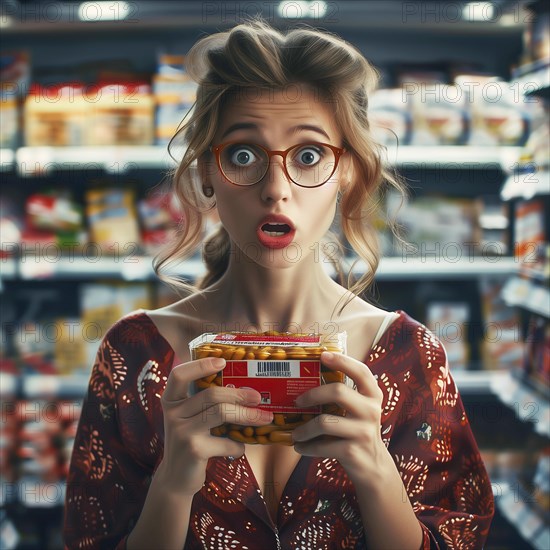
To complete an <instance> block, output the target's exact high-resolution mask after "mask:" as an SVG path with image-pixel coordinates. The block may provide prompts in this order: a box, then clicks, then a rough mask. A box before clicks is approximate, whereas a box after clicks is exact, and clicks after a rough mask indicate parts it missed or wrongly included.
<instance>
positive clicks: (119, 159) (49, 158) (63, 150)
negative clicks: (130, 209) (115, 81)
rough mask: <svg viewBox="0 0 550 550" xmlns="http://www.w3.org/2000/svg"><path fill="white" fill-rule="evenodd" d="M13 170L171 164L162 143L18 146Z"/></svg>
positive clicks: (116, 170)
mask: <svg viewBox="0 0 550 550" xmlns="http://www.w3.org/2000/svg"><path fill="white" fill-rule="evenodd" d="M15 164H16V169H17V173H18V174H19V175H20V176H22V177H34V176H39V175H45V174H48V173H50V172H52V171H53V170H63V171H70V170H105V171H106V172H107V173H109V174H125V173H127V172H128V171H130V170H138V169H161V170H168V169H170V168H173V167H174V161H173V160H172V159H171V157H170V156H169V154H168V151H167V150H166V148H165V147H157V146H108V147H21V148H19V149H17V151H16V152H15Z"/></svg>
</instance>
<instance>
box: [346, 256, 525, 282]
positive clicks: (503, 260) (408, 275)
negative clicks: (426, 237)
mask: <svg viewBox="0 0 550 550" xmlns="http://www.w3.org/2000/svg"><path fill="white" fill-rule="evenodd" d="M440 256H441V257H438V256H435V257H432V254H427V257H426V258H422V257H421V258H417V257H407V256H404V257H396V258H382V260H381V262H380V267H379V268H378V271H377V272H376V279H377V280H379V281H382V280H407V279H448V278H451V279H469V278H477V277H481V276H491V275H503V276H504V275H512V274H514V273H517V270H518V263H517V262H516V261H515V259H514V258H512V257H509V256H499V257H493V256H487V257H483V256H480V257H477V256H468V255H467V254H466V252H465V253H464V258H459V259H458V260H457V261H454V258H447V259H446V258H444V257H443V256H444V254H443V253H442V254H440ZM365 268H366V266H365V265H364V264H363V263H362V262H358V264H357V266H356V267H355V268H354V273H355V274H361V273H364V270H365Z"/></svg>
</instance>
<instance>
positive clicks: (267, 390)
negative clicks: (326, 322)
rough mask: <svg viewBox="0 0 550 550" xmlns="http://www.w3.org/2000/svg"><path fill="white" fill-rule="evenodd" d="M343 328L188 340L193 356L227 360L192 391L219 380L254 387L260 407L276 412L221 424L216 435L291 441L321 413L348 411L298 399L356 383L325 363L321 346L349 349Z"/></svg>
mask: <svg viewBox="0 0 550 550" xmlns="http://www.w3.org/2000/svg"><path fill="white" fill-rule="evenodd" d="M346 338H347V334H346V333H345V332H341V333H334V334H330V335H323V334H301V333H290V332H280V333H279V332H276V331H268V332H262V333H255V332H220V333H213V332H209V333H204V334H202V335H201V336H199V337H197V338H195V339H194V340H192V341H191V342H190V343H189V349H190V351H191V357H192V359H202V358H205V357H223V358H224V359H225V360H226V366H225V367H224V368H223V370H222V371H221V372H219V373H217V374H213V375H211V376H209V377H206V378H201V379H199V380H197V381H196V382H195V384H194V386H195V387H194V392H196V391H201V390H205V389H207V388H209V387H210V386H212V385H218V386H223V387H229V388H244V387H246V388H253V389H255V390H257V391H258V392H259V393H260V394H261V396H262V398H261V402H260V405H259V407H260V408H261V409H263V410H266V411H271V412H273V415H274V419H273V422H272V423H271V424H270V425H266V426H259V427H252V426H244V425H237V424H223V425H221V426H217V427H215V428H212V430H211V433H212V435H217V436H226V437H229V438H231V439H234V440H236V441H240V442H243V443H250V444H261V445H268V444H273V443H280V444H284V445H292V434H291V432H292V430H293V429H294V428H296V427H297V426H299V425H301V424H304V423H305V422H307V421H309V420H311V419H313V418H314V417H315V416H318V415H319V414H323V413H324V414H334V415H339V416H344V415H345V411H343V410H342V409H341V408H340V407H339V406H337V405H335V404H331V405H326V406H319V407H309V408H301V407H298V406H297V405H296V403H295V400H296V398H297V397H298V396H299V395H301V394H302V393H304V392H306V391H307V390H310V389H312V388H315V387H317V386H320V385H322V384H329V383H333V382H341V383H344V384H346V385H348V386H350V387H353V381H352V380H351V379H350V378H349V377H347V376H346V375H345V374H344V373H341V372H338V371H334V370H331V369H325V368H324V366H323V365H322V364H321V359H320V358H321V353H322V352H323V351H334V352H338V353H344V354H345V353H346Z"/></svg>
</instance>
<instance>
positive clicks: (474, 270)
mask: <svg viewBox="0 0 550 550" xmlns="http://www.w3.org/2000/svg"><path fill="white" fill-rule="evenodd" d="M454 252H455V250H454V249H453V253H454ZM352 263H353V260H352V259H350V258H346V260H345V261H344V272H347V271H348V270H349V269H350V267H351V265H352ZM518 265H519V264H518V262H517V261H516V260H515V259H514V258H512V257H507V256H499V257H492V256H488V257H474V256H472V257H466V258H464V259H459V260H458V261H450V260H448V259H445V258H438V257H435V258H431V257H428V258H417V257H406V256H404V257H396V258H382V260H381V262H380V266H379V268H378V271H377V272H376V279H377V280H378V281H384V280H409V279H442V278H444V279H448V278H452V279H468V278H477V277H481V276H493V275H502V276H509V275H513V274H516V273H517V272H518ZM0 267H1V271H0V273H1V275H2V278H3V279H5V280H10V279H11V280H35V279H62V280H79V279H84V278H90V277H104V278H115V279H119V278H120V279H123V280H125V281H143V280H149V279H154V278H155V277H156V276H155V273H154V271H153V267H152V257H150V256H126V257H119V256H112V257H110V256H105V255H103V256H101V255H94V256H90V257H84V256H70V257H59V258H49V259H47V258H42V257H36V256H33V255H30V256H28V257H27V256H22V257H21V258H19V259H18V260H16V259H13V258H10V259H4V260H1V261H0ZM325 268H326V271H327V272H328V273H329V274H331V275H334V271H333V269H332V267H331V266H330V264H329V263H326V264H325ZM366 269H367V266H366V264H365V263H364V262H363V261H359V262H357V264H356V265H355V266H354V267H353V274H354V275H355V276H360V275H362V274H363V273H365V270H366ZM171 273H172V274H174V275H179V276H183V277H190V278H195V277H200V276H202V275H203V274H204V265H203V263H202V261H201V260H200V259H191V260H188V261H186V262H184V263H183V264H182V266H181V267H180V268H179V269H177V270H176V269H175V270H172V271H171Z"/></svg>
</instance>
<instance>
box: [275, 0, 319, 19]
mask: <svg viewBox="0 0 550 550" xmlns="http://www.w3.org/2000/svg"><path fill="white" fill-rule="evenodd" d="M326 13H327V3H326V2H324V1H323V0H293V1H291V0H289V1H287V0H283V1H282V2H279V5H278V6H277V14H278V15H279V17H282V18H283V19H318V18H321V17H324V16H325V14H326Z"/></svg>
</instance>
